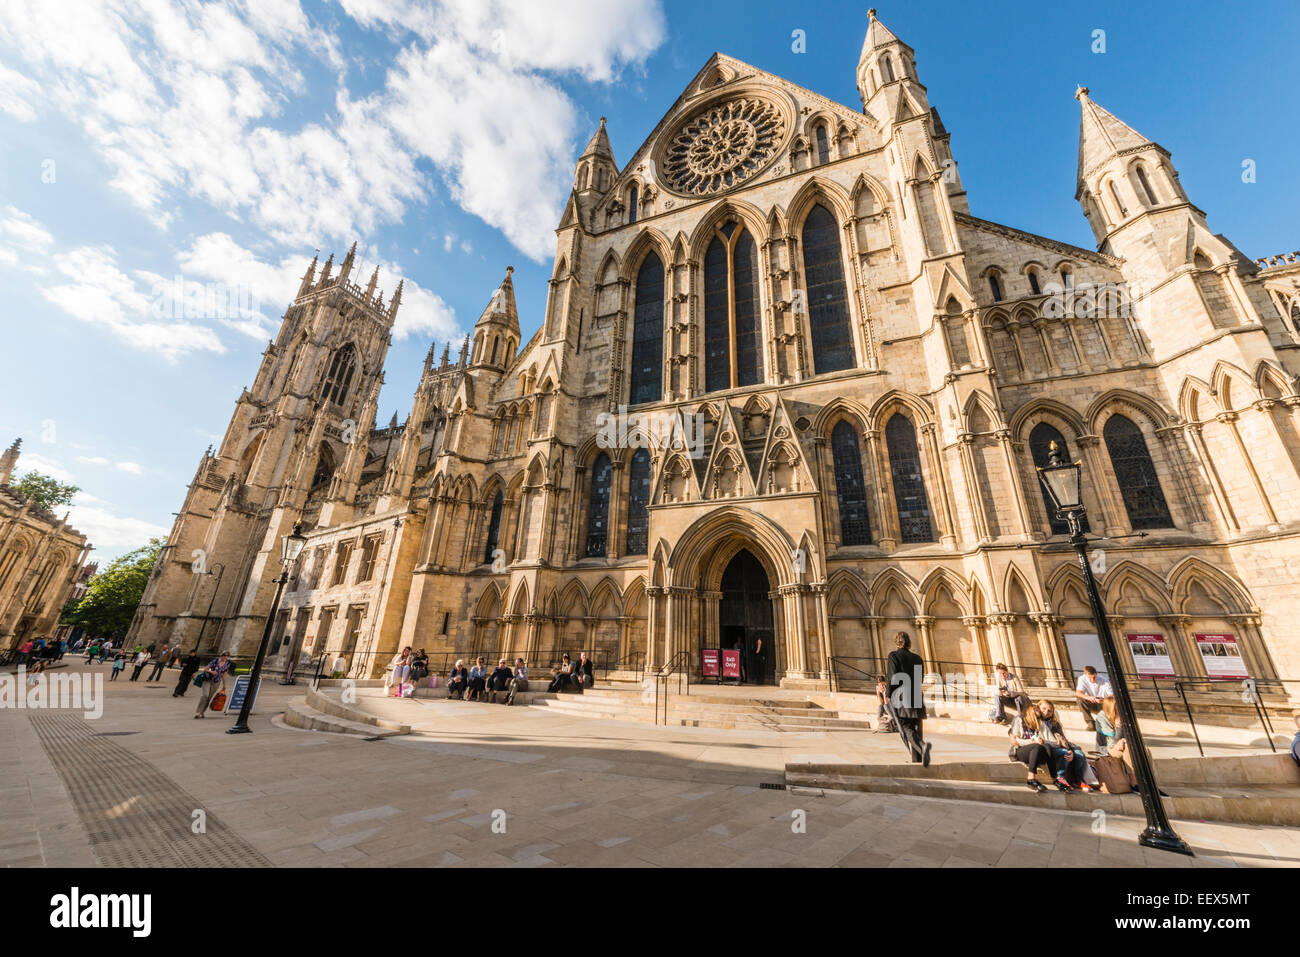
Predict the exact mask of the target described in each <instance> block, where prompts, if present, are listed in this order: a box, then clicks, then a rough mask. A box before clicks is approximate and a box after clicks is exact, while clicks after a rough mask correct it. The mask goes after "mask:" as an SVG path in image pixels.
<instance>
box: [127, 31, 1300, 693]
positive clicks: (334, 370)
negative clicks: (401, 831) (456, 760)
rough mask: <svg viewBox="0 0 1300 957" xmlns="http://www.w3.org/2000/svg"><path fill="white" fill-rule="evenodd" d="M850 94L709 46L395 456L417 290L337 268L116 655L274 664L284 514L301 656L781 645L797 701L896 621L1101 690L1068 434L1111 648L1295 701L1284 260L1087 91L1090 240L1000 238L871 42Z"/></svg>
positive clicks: (317, 277) (489, 315)
mask: <svg viewBox="0 0 1300 957" xmlns="http://www.w3.org/2000/svg"><path fill="white" fill-rule="evenodd" d="M857 80H858V88H859V91H860V93H861V97H862V106H861V108H860V109H856V108H853V109H851V108H849V107H846V106H842V105H841V104H838V103H835V102H832V101H831V100H828V99H826V98H825V97H822V96H820V95H818V94H817V93H814V92H812V91H809V90H806V89H803V88H801V87H798V86H796V85H794V84H792V83H789V82H787V81H785V80H782V79H781V78H779V77H776V76H773V75H771V74H768V73H764V72H763V71H761V70H758V69H755V68H754V67H751V66H749V65H747V64H745V63H742V62H740V61H737V60H735V59H732V58H730V57H727V56H724V55H721V54H715V55H714V56H713V57H712V58H711V59H710V60H709V62H708V63H707V64H705V66H704V68H703V69H702V70H701V71H700V73H699V74H698V75H697V76H696V77H695V79H694V80H693V81H692V82H691V84H690V86H689V87H688V88H687V89H686V90H685V91H684V92H683V93H682V95H681V96H680V97H679V98H678V100H677V101H676V102H675V103H674V104H673V105H672V107H671V108H670V109H669V111H668V112H667V114H666V115H665V116H664V118H663V119H662V121H661V122H660V123H659V125H658V126H657V127H656V128H655V129H654V131H653V132H652V133H651V134H650V136H649V138H648V139H647V140H646V142H645V143H644V144H642V145H641V146H640V147H639V148H638V149H637V150H636V151H635V152H634V153H633V154H632V156H631V158H630V159H629V160H628V161H627V162H626V163H625V164H624V165H623V166H622V167H621V168H620V167H619V165H618V163H617V162H616V160H615V155H614V152H613V150H612V148H611V146H610V141H609V138H608V135H607V133H606V130H605V121H604V120H602V121H601V124H600V128H599V129H598V130H597V131H596V133H595V135H594V136H593V137H592V139H591V141H590V143H589V144H588V145H587V147H586V149H585V150H584V151H583V152H582V155H581V156H580V157H579V159H578V163H577V169H576V171H575V176H574V182H573V189H572V193H571V195H570V198H569V200H568V202H567V205H566V207H565V210H564V213H563V216H562V218H561V220H560V223H559V225H558V227H557V229H556V253H555V259H554V269H553V272H552V278H551V280H550V291H549V296H548V299H547V305H546V312H545V315H543V316H540V317H537V319H538V320H539V328H538V329H537V332H536V333H535V334H534V335H533V336H532V337H531V339H529V340H528V341H524V340H523V338H522V336H521V333H520V323H519V317H518V314H517V311H516V306H515V298H514V289H513V279H512V276H511V274H510V271H509V270H507V272H506V276H505V279H504V280H503V282H502V283H501V285H500V288H499V289H497V290H496V291H495V293H494V294H493V295H492V296H491V299H490V302H489V303H488V305H487V307H486V308H485V309H484V311H483V314H482V315H481V316H480V317H479V319H478V321H477V322H476V324H475V325H474V328H473V331H472V333H471V334H470V336H468V337H467V338H466V341H465V344H464V345H463V346H462V348H461V349H460V354H459V356H458V357H457V358H455V359H453V357H452V355H451V353H450V351H449V350H448V351H444V352H443V354H442V357H441V360H440V361H439V360H436V359H435V354H434V352H433V351H430V353H429V357H428V359H427V360H426V362H425V366H424V373H423V376H422V378H421V381H420V384H419V387H418V389H417V391H416V394H415V398H414V402H413V405H412V409H411V413H410V415H409V417H408V418H407V420H406V422H405V423H404V424H402V425H399V424H398V423H397V422H396V420H394V421H393V422H392V423H390V424H389V425H388V427H386V428H375V422H374V419H375V409H376V403H377V398H378V391H379V387H380V384H381V382H382V379H383V373H382V368H383V362H384V357H385V352H386V350H387V348H388V345H389V341H390V340H389V332H390V329H391V327H392V323H393V318H394V315H395V313H396V311H397V309H398V306H399V303H400V295H401V290H400V286H399V288H398V291H397V293H396V294H395V295H394V296H393V298H392V299H391V300H390V301H389V302H388V303H387V304H385V303H384V301H383V297H382V295H381V294H377V293H376V291H375V287H376V282H377V277H372V278H371V279H370V282H369V285H368V286H367V287H366V288H365V289H362V288H361V287H360V286H359V285H358V284H357V283H356V282H355V281H354V279H353V277H352V275H351V269H352V265H353V256H352V254H351V253H349V255H348V256H347V258H345V259H344V260H343V263H342V266H341V268H340V269H339V270H338V272H337V273H335V272H334V264H333V261H332V257H331V261H330V262H329V263H327V264H326V265H325V267H324V269H323V271H322V272H320V273H319V274H318V273H317V271H316V269H317V264H316V262H315V261H313V263H312V266H311V268H310V269H309V270H308V272H307V274H306V276H305V277H304V279H303V282H302V286H301V288H300V290H299V294H298V296H297V298H296V299H295V300H294V301H293V303H292V305H290V307H289V309H288V311H287V312H286V313H285V317H284V321H283V325H282V327H281V330H280V333H279V336H278V338H277V339H276V340H275V341H274V342H273V343H271V344H270V345H269V346H268V348H267V350H266V352H265V354H264V357H263V360H262V364H261V368H260V369H259V370H258V373H257V377H256V379H255V380H254V383H253V385H252V387H251V388H250V389H248V390H247V391H246V392H245V393H244V394H243V396H241V398H240V399H239V402H238V404H237V408H236V412H235V415H234V418H233V419H232V420H231V423H230V428H229V430H228V431H227V433H226V435H225V438H224V439H223V441H222V443H221V446H220V448H219V449H218V450H217V451H215V452H213V451H211V450H210V451H209V454H207V455H205V456H204V458H203V460H202V462H201V463H200V465H199V468H198V471H197V473H196V474H195V477H194V481H193V483H192V484H191V485H190V487H189V491H188V494H187V497H186V500H185V504H184V507H183V508H182V509H181V512H180V514H179V517H178V518H177V521H176V524H175V528H174V529H173V531H172V534H171V537H170V539H169V541H168V543H167V546H166V549H165V550H164V552H163V556H162V560H161V561H160V562H159V563H158V567H157V571H156V575H155V577H154V579H153V580H152V581H151V583H150V586H149V589H148V591H147V593H146V595H145V600H144V602H143V604H142V605H141V608H140V611H139V614H138V617H137V620H136V624H135V626H134V633H133V635H132V640H143V641H148V640H172V639H178V640H182V641H186V642H192V641H194V640H196V639H197V637H198V634H199V632H200V629H202V630H203V632H204V636H205V637H204V645H205V646H208V647H216V646H218V645H219V646H220V647H222V648H228V649H232V650H235V651H238V652H241V653H250V652H251V651H252V650H253V648H254V647H255V646H256V642H257V639H258V638H259V636H260V635H261V633H262V629H263V626H264V624H265V621H266V615H267V614H268V612H269V610H270V605H271V600H272V594H273V590H274V587H275V586H274V584H273V581H272V579H273V578H274V577H275V575H276V573H277V571H278V568H279V560H278V556H279V540H280V537H281V536H283V535H284V534H286V533H288V532H289V531H290V529H291V528H292V527H293V525H294V524H295V523H297V522H302V523H303V525H304V528H305V529H306V533H307V535H308V537H309V544H308V546H307V548H306V550H305V552H304V557H303V560H302V561H301V562H300V563H299V564H300V568H299V569H298V574H297V577H296V579H295V580H294V581H293V582H292V583H291V584H289V585H288V586H287V587H286V595H285V599H284V601H283V603H282V604H281V606H280V612H279V620H278V621H277V623H276V627H275V630H274V641H273V646H272V654H273V655H274V656H276V658H277V659H278V660H280V661H281V662H282V663H283V661H284V659H285V657H286V656H294V657H296V656H299V655H303V654H307V655H312V656H315V655H319V654H321V653H329V654H330V655H331V656H333V655H334V654H335V653H336V652H340V651H341V652H342V653H344V654H345V655H347V656H349V657H350V659H351V660H352V667H353V668H354V669H355V670H356V671H357V672H358V673H360V672H367V673H369V672H371V671H372V670H373V669H374V668H376V667H380V666H381V665H382V663H385V662H386V661H387V656H388V655H390V654H391V653H393V652H394V651H396V650H397V649H399V648H400V647H403V646H405V645H412V646H415V647H418V648H424V649H425V650H427V651H429V652H430V653H431V654H435V655H437V654H440V653H450V654H465V655H469V654H475V653H479V652H482V653H487V654H493V653H496V652H497V651H501V652H505V651H507V650H509V651H511V652H513V653H515V654H519V655H523V656H525V657H526V658H528V659H529V661H530V663H531V664H533V665H534V666H537V665H541V666H545V665H547V664H550V663H551V662H552V661H554V660H555V659H556V658H557V657H558V655H559V654H560V652H562V651H571V652H572V651H577V650H578V649H583V648H585V649H590V650H592V651H594V652H596V653H598V654H599V655H600V656H602V657H603V658H604V659H605V660H606V661H608V662H609V663H611V665H612V666H621V667H622V668H624V669H625V670H630V671H642V670H644V669H646V668H655V667H664V666H665V665H671V664H673V663H674V662H683V661H684V662H689V663H690V666H691V667H692V668H698V667H699V651H700V650H701V649H704V648H718V647H723V648H726V647H732V646H735V645H740V646H742V647H744V648H745V649H746V650H747V653H751V654H752V651H753V649H754V648H755V647H757V644H758V642H759V640H760V639H761V640H762V641H763V647H764V649H765V650H766V656H765V657H766V669H767V670H766V673H765V674H751V675H750V678H751V679H753V680H766V681H772V682H781V683H783V684H785V685H787V686H795V687H799V686H812V685H814V684H820V683H822V682H824V681H825V680H826V677H827V674H828V672H829V671H830V670H832V669H833V668H835V667H837V664H836V662H835V661H833V660H832V659H840V660H842V661H843V662H844V663H845V665H846V667H848V668H850V669H851V668H853V667H855V664H854V663H855V662H859V663H866V664H867V665H869V660H870V659H871V658H873V657H877V656H880V655H882V654H885V653H887V651H888V650H889V644H888V638H889V637H890V636H891V635H892V634H893V633H894V632H895V631H898V630H906V631H908V632H910V633H912V634H913V635H914V636H916V638H917V639H919V640H918V642H917V646H918V650H920V651H921V652H922V654H923V655H924V656H925V657H926V659H927V660H928V661H929V662H930V663H931V664H932V666H933V667H935V668H936V669H938V670H940V671H952V670H959V671H967V670H973V669H976V668H981V667H983V668H988V667H989V666H990V665H991V664H992V663H993V662H995V661H999V660H1002V661H1006V662H1007V663H1008V664H1010V665H1011V666H1012V667H1014V668H1017V669H1019V670H1020V671H1021V673H1022V674H1023V675H1025V676H1026V678H1027V679H1028V680H1029V681H1030V682H1031V683H1040V681H1039V680H1038V676H1040V675H1041V676H1047V675H1048V674H1050V673H1051V672H1052V671H1059V670H1068V669H1071V668H1076V669H1077V668H1079V667H1081V666H1082V665H1083V664H1085V663H1100V662H1094V661H1087V662H1084V661H1073V660H1071V647H1072V646H1071V644H1070V642H1069V641H1067V638H1066V636H1067V635H1075V634H1087V633H1089V632H1092V631H1093V628H1092V625H1091V619H1090V616H1089V611H1088V606H1087V603H1086V599H1085V597H1084V590H1083V586H1082V580H1081V577H1080V575H1079V572H1078V569H1077V566H1076V564H1075V560H1074V555H1073V552H1072V550H1071V549H1070V547H1069V546H1068V544H1067V542H1066V536H1065V535H1064V529H1063V527H1062V526H1061V525H1060V524H1059V523H1057V522H1056V521H1055V520H1054V518H1053V517H1052V516H1050V515H1049V514H1048V511H1047V509H1046V507H1045V504H1044V498H1043V495H1042V492H1041V490H1040V486H1039V483H1038V480H1037V477H1036V472H1035V467H1036V466H1038V465H1042V464H1045V462H1046V459H1047V455H1048V450H1049V448H1050V446H1051V444H1052V443H1053V442H1055V443H1057V445H1058V447H1060V448H1062V449H1063V450H1064V451H1065V452H1066V454H1067V455H1068V456H1069V457H1070V458H1071V459H1075V458H1077V459H1079V460H1080V461H1081V462H1082V464H1083V471H1084V484H1085V495H1086V504H1087V506H1088V518H1089V522H1090V529H1091V533H1092V535H1093V536H1094V537H1095V538H1097V539H1098V541H1097V542H1096V543H1095V545H1094V548H1095V549H1096V550H1097V551H1098V552H1099V553H1100V554H1099V555H1098V556H1097V561H1096V563H1095V567H1096V568H1097V570H1098V573H1099V576H1100V583H1101V587H1102V589H1103V591H1104V598H1105V601H1106V605H1107V608H1108V610H1109V612H1110V614H1111V616H1112V623H1113V625H1114V626H1115V630H1116V633H1117V634H1118V635H1120V636H1124V635H1134V636H1142V637H1143V638H1145V639H1146V641H1145V643H1144V644H1141V645H1139V646H1137V647H1138V648H1139V650H1140V651H1141V652H1142V653H1144V654H1149V653H1157V654H1159V653H1164V654H1165V655H1166V656H1167V658H1168V663H1169V667H1170V668H1171V670H1172V671H1173V672H1175V673H1177V674H1182V675H1189V676H1204V675H1207V674H1216V673H1217V672H1216V671H1215V670H1214V669H1213V668H1212V667H1211V664H1212V663H1210V662H1208V661H1207V659H1206V657H1205V656H1206V655H1207V654H1213V652H1211V651H1209V650H1208V648H1209V647H1210V646H1209V644H1208V643H1206V642H1203V641H1201V640H1198V638H1197V636H1213V637H1215V638H1217V639H1219V640H1218V641H1217V642H1216V643H1217V644H1218V646H1219V648H1220V653H1222V648H1223V647H1224V646H1225V645H1226V646H1230V648H1231V650H1232V651H1234V652H1236V653H1238V655H1239V657H1240V658H1241V659H1243V662H1244V666H1245V668H1246V670H1248V672H1249V673H1250V674H1252V675H1256V676H1260V677H1270V676H1271V677H1283V678H1290V677H1300V640H1298V639H1297V637H1296V633H1295V629H1294V622H1296V621H1297V620H1300V587H1297V577H1298V576H1297V573H1296V571H1295V568H1296V563H1297V561H1300V394H1297V379H1296V373H1297V371H1300V261H1298V260H1297V257H1296V255H1295V254H1291V255H1290V256H1283V257H1275V258H1271V259H1267V260H1260V261H1258V262H1252V261H1250V260H1248V259H1247V258H1246V257H1245V256H1244V255H1243V254H1241V253H1240V252H1239V251H1238V250H1237V249H1236V247H1234V246H1233V245H1232V243H1231V242H1230V241H1229V240H1227V239H1226V238H1224V237H1222V236H1218V235H1215V234H1214V233H1212V232H1211V231H1210V229H1209V228H1208V226H1207V223H1206V217H1205V214H1204V213H1203V212H1202V210H1201V209H1200V208H1198V207H1197V206H1196V205H1194V204H1193V202H1192V200H1191V199H1190V198H1189V197H1188V196H1187V194H1186V193H1185V192H1184V190H1183V187H1182V185H1181V183H1180V182H1179V179H1178V173H1177V170H1176V168H1175V166H1174V164H1173V160H1172V157H1171V155H1170V153H1169V152H1168V151H1167V150H1165V149H1164V148H1162V147H1161V146H1159V145H1158V144H1156V143H1154V142H1152V141H1151V140H1149V139H1147V138H1146V137H1145V136H1143V135H1142V134H1141V133H1139V132H1137V131H1136V130H1135V129H1133V128H1132V127H1130V126H1128V125H1126V124H1125V123H1123V122H1122V121H1120V120H1119V119H1117V118H1116V117H1115V116H1113V115H1112V114H1110V113H1108V112H1107V111H1106V110H1104V109H1103V108H1102V107H1100V106H1099V105H1097V104H1096V103H1095V102H1094V101H1093V100H1092V99H1091V97H1090V95H1089V93H1088V91H1087V90H1086V89H1080V90H1079V92H1078V100H1079V103H1080V106H1081V110H1082V121H1081V126H1080V134H1079V168H1078V180H1077V183H1076V194H1075V195H1076V198H1077V200H1078V202H1079V204H1080V206H1081V208H1082V212H1083V215H1084V216H1085V217H1086V218H1087V220H1088V222H1089V224H1090V225H1091V227H1092V230H1093V232H1094V234H1095V236H1096V240H1097V249H1096V250H1091V249H1081V248H1078V247H1075V246H1071V245H1069V244H1066V243H1062V242H1058V241H1056V240H1052V239H1048V238H1045V237H1042V236H1038V235H1035V234H1033V233H1029V232H1025V231H1023V230H1020V229H1017V228H1012V227H1009V226H1004V225H1000V224H998V223H993V222H989V221H987V220H983V219H979V218H977V217H976V216H974V215H972V214H971V211H970V206H969V202H968V198H967V194H966V192H965V190H964V189H963V186H962V182H961V176H960V173H959V169H958V166H957V164H956V162H955V158H954V153H953V151H952V148H951V144H950V137H949V134H948V133H947V131H946V130H945V128H944V126H943V123H942V122H941V121H940V118H939V114H938V111H937V110H935V109H934V108H933V107H931V105H930V103H929V100H928V98H927V92H926V89H925V87H924V86H923V85H922V84H921V81H920V77H919V74H918V67H917V61H916V58H915V56H914V53H913V50H912V49H911V48H910V47H909V46H908V45H907V44H905V43H903V42H902V41H900V40H899V39H898V38H897V37H896V36H895V35H894V34H893V33H891V32H890V30H889V29H888V28H886V27H885V26H884V25H883V24H882V23H881V22H880V21H879V20H878V19H876V18H875V17H874V15H873V17H872V19H871V21H870V25H869V27H868V32H867V36H866V41H865V43H864V46H863V49H862V56H861V59H860V62H859V64H858V70H857ZM1063 185H1064V184H1063ZM209 609H210V610H209ZM1287 622H1291V623H1292V624H1290V625H1288V624H1287ZM1224 636H1231V637H1232V639H1235V641H1229V640H1226V639H1225V638H1224ZM1131 640H1133V639H1131ZM1121 644H1123V645H1124V646H1125V651H1124V653H1125V654H1129V652H1128V650H1127V649H1128V643H1127V642H1121ZM273 660H275V659H273ZM751 660H756V659H751ZM376 662H378V663H379V664H376ZM1129 664H1130V665H1132V664H1134V661H1133V659H1132V658H1131V657H1130V659H1129ZM1040 669H1041V670H1040ZM1043 680H1046V678H1045V677H1044V679H1043ZM1292 687H1293V688H1294V687H1295V686H1292Z"/></svg>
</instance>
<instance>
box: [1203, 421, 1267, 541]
mask: <svg viewBox="0 0 1300 957" xmlns="http://www.w3.org/2000/svg"><path fill="white" fill-rule="evenodd" d="M1215 418H1216V419H1218V420H1219V421H1220V422H1222V423H1224V424H1225V425H1226V426H1228V432H1229V433H1230V434H1231V435H1232V441H1233V444H1234V445H1236V446H1237V453H1238V454H1239V455H1240V456H1241V461H1242V464H1243V465H1245V466H1246V473H1247V474H1248V475H1249V476H1250V481H1251V484H1253V485H1254V486H1255V494H1256V495H1258V496H1259V501H1260V504H1261V505H1263V506H1264V514H1265V516H1267V518H1268V523H1269V524H1270V525H1276V524H1277V513H1276V512H1274V511H1273V503H1272V502H1270V501H1269V498H1268V492H1266V491H1265V490H1264V483H1263V482H1261V481H1260V478H1259V472H1258V471H1257V470H1256V469H1255V460H1254V459H1253V458H1251V455H1250V452H1249V451H1248V450H1247V448H1246V443H1245V442H1243V441H1242V439H1241V432H1240V431H1239V430H1238V429H1237V413H1236V412H1220V413H1219V414H1218V415H1216V416H1215Z"/></svg>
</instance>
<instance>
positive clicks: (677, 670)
mask: <svg viewBox="0 0 1300 957" xmlns="http://www.w3.org/2000/svg"><path fill="white" fill-rule="evenodd" d="M693 660H694V655H692V654H691V652H689V651H679V652H677V653H676V654H674V655H673V656H672V657H671V658H669V659H668V660H667V661H666V662H664V664H663V666H662V667H661V668H660V669H659V670H658V671H656V672H655V675H654V679H655V700H654V707H655V724H659V705H660V703H661V702H662V704H663V715H664V720H663V723H664V724H667V723H668V686H669V684H670V683H671V682H672V680H673V678H676V679H677V693H678V694H686V695H689V694H690V693H691V662H692V661H693ZM660 688H662V689H663V691H662V693H660Z"/></svg>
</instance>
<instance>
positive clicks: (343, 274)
mask: <svg viewBox="0 0 1300 957" xmlns="http://www.w3.org/2000/svg"><path fill="white" fill-rule="evenodd" d="M356 258H357V244H356V242H355V241H353V243H352V248H351V249H349V250H348V254H347V255H346V256H344V257H343V263H342V264H341V265H340V266H339V278H340V279H342V280H345V281H346V280H347V278H348V276H350V275H351V274H352V265H353V263H355V262H356Z"/></svg>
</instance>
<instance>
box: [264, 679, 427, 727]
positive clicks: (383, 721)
mask: <svg viewBox="0 0 1300 957" xmlns="http://www.w3.org/2000/svg"><path fill="white" fill-rule="evenodd" d="M394 700H397V699H394ZM303 705H304V707H306V708H309V709H312V710H314V711H316V712H318V713H321V714H325V715H328V716H330V717H332V718H337V719H339V720H340V721H344V722H348V723H352V724H362V725H365V726H367V727H369V728H370V729H371V731H372V732H373V731H375V730H376V729H377V730H381V731H388V732H392V733H395V734H410V733H411V726H410V725H409V724H402V723H401V722H398V721H390V720H389V719H387V718H381V717H379V716H377V715H373V714H368V713H367V712H366V711H364V710H363V709H362V708H359V707H356V706H355V705H346V704H343V703H341V702H339V701H335V700H334V699H333V698H331V697H329V696H327V695H324V694H322V693H321V692H319V691H317V690H315V689H310V690H308V692H307V695H306V697H305V698H304V699H303ZM286 720H287V719H286Z"/></svg>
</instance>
